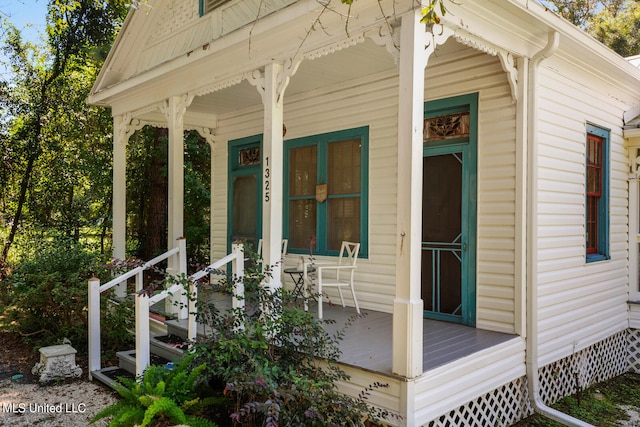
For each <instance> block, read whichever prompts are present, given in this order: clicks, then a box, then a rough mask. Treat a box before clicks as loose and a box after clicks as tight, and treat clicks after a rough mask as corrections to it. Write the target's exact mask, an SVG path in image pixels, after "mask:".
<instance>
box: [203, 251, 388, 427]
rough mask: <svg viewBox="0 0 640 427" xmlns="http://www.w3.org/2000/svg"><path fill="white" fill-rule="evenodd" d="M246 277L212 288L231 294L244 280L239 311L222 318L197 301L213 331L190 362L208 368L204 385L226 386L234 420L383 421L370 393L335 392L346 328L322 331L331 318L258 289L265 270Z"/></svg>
mask: <svg viewBox="0 0 640 427" xmlns="http://www.w3.org/2000/svg"><path fill="white" fill-rule="evenodd" d="M253 258H254V259H255V256H253ZM253 265H257V266H258V267H259V263H255V262H254V263H253ZM245 273H246V275H245V277H244V278H243V279H238V278H233V279H227V280H223V281H222V282H220V283H218V284H217V285H216V290H218V291H227V292H230V291H232V290H233V289H235V288H236V287H237V285H238V284H239V283H240V282H241V280H242V284H243V285H244V287H245V292H246V294H245V295H246V298H245V304H246V306H245V308H244V309H236V310H233V311H231V312H228V313H222V312H220V311H219V310H218V309H217V308H216V307H215V306H214V305H211V304H208V303H204V302H201V303H199V311H198V315H199V320H200V322H203V323H205V324H206V328H205V330H208V331H211V333H210V334H209V336H208V337H207V338H206V339H204V340H200V342H198V343H197V344H196V345H195V355H196V361H197V363H202V364H204V365H206V367H207V368H206V372H207V374H208V376H209V378H208V379H209V382H210V383H211V384H224V394H225V396H227V398H228V402H229V411H228V412H229V416H230V418H231V420H232V421H233V423H234V424H242V425H258V426H269V427H275V426H278V425H281V426H293V425H295V426H364V425H365V422H366V420H367V419H369V420H371V419H373V418H375V417H378V416H385V415H386V414H380V413H374V411H373V410H372V409H371V408H370V407H369V406H367V404H366V402H365V399H366V395H367V394H368V391H370V389H369V390H365V391H363V393H362V394H361V397H360V398H357V399H354V398H351V397H349V396H346V395H344V394H342V393H340V392H339V391H338V390H337V382H338V381H340V380H347V379H348V375H347V374H346V373H345V372H344V371H343V370H342V369H340V367H339V366H338V364H337V361H338V359H339V357H340V354H341V353H340V350H339V348H338V342H339V341H340V340H341V339H342V337H343V334H344V329H343V330H341V331H339V332H337V333H336V334H329V333H327V332H326V331H325V329H324V328H323V323H326V322H329V321H317V320H316V319H315V318H314V316H313V315H312V314H311V313H309V312H306V311H304V310H303V309H301V308H300V307H298V306H296V305H295V304H294V302H293V297H292V296H291V294H290V292H288V291H287V290H284V289H280V290H278V291H276V292H271V291H270V290H268V289H266V287H263V286H261V283H262V282H263V281H264V280H265V278H267V277H268V276H269V275H270V272H269V269H267V271H266V272H262V271H260V268H256V267H253V268H249V269H248V270H246V271H245ZM347 326H348V325H347ZM347 326H345V327H347ZM386 386H387V385H383V384H374V385H373V386H372V387H371V388H379V387H386ZM221 422H222V421H221Z"/></svg>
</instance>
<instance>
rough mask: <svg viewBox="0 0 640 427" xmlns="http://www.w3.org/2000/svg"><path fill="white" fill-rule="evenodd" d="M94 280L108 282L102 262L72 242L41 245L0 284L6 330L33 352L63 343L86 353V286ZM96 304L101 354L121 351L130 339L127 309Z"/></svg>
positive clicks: (122, 305) (57, 241)
mask: <svg viewBox="0 0 640 427" xmlns="http://www.w3.org/2000/svg"><path fill="white" fill-rule="evenodd" d="M94 276H95V277H99V278H100V279H101V281H102V282H103V283H104V282H105V281H107V280H108V279H109V271H108V269H107V268H106V266H105V264H104V262H102V260H101V259H100V257H99V256H97V255H96V254H94V253H93V252H90V251H88V250H87V249H86V248H84V247H83V246H82V245H80V244H78V243H75V242H73V241H71V240H56V241H54V242H46V241H43V242H41V243H40V244H39V247H38V249H37V250H36V251H34V252H33V255H32V256H31V257H29V258H25V259H23V260H21V261H20V262H19V263H18V264H17V265H16V266H15V268H14V270H13V272H12V273H11V275H9V277H7V278H6V279H5V280H3V281H2V282H1V284H0V286H2V287H3V288H4V289H5V292H6V293H7V301H6V304H7V306H6V307H5V313H6V314H7V316H8V318H9V319H10V321H11V328H12V329H13V330H14V331H16V332H18V333H20V334H21V335H22V336H24V337H26V338H28V339H29V341H31V342H32V343H33V344H34V345H35V346H44V345H52V344H59V343H61V342H62V340H63V339H64V338H68V339H69V340H71V342H72V344H73V346H74V347H75V348H76V349H77V350H78V351H79V352H85V351H86V348H87V301H88V281H89V279H90V278H92V277H94ZM101 300H102V301H103V308H102V314H103V319H102V323H103V325H102V326H103V327H102V333H103V337H102V338H103V341H102V345H103V348H104V349H105V350H106V351H107V352H108V351H109V350H113V351H115V350H121V344H123V342H124V341H126V340H129V339H130V333H129V332H128V331H127V328H129V327H130V326H131V323H132V318H131V317H132V316H131V314H130V310H129V308H128V307H127V305H126V304H121V305H118V306H114V307H111V308H110V309H109V310H107V309H106V300H107V298H105V297H104V296H103V298H102V299H101ZM107 356H108V355H107Z"/></svg>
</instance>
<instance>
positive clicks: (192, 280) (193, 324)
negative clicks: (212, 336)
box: [136, 243, 244, 377]
mask: <svg viewBox="0 0 640 427" xmlns="http://www.w3.org/2000/svg"><path fill="white" fill-rule="evenodd" d="M229 262H231V265H232V273H233V275H234V276H235V277H243V276H244V246H243V244H242V243H234V244H233V245H232V247H231V253H230V254H229V255H227V256H225V257H224V258H222V259H220V260H218V261H216V262H214V263H213V264H211V265H209V266H207V267H205V268H204V269H202V270H201V271H199V272H196V273H194V274H193V275H191V276H190V277H189V280H188V285H189V290H188V293H189V296H188V298H187V300H188V317H187V325H188V326H187V339H188V340H189V342H193V341H194V340H195V338H196V335H197V321H196V320H197V319H196V316H197V310H196V300H197V297H198V294H197V292H198V287H197V282H198V280H200V279H202V278H203V277H204V276H206V275H208V274H211V273H212V272H214V271H215V270H218V269H220V268H221V267H223V266H225V265H226V264H228V263H229ZM181 291H184V284H183V283H175V284H173V285H172V286H170V287H168V288H167V289H164V290H162V291H160V292H158V293H157V294H154V295H153V296H149V295H148V294H147V293H145V292H141V293H140V292H139V293H138V296H137V298H136V376H138V377H140V376H142V374H143V372H144V370H145V369H146V368H147V366H149V364H150V363H151V345H150V334H149V307H150V306H151V305H152V304H156V303H158V302H160V301H162V300H163V299H165V298H167V297H168V296H170V295H172V294H173V293H175V292H181ZM243 305H244V285H242V281H239V284H238V285H237V286H235V288H234V294H233V307H234V308H238V307H242V306H243Z"/></svg>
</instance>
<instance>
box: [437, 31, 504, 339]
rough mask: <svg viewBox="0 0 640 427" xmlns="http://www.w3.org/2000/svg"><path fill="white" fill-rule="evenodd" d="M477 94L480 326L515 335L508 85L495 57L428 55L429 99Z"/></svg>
mask: <svg viewBox="0 0 640 427" xmlns="http://www.w3.org/2000/svg"><path fill="white" fill-rule="evenodd" d="M450 43H454V42H450ZM453 90H455V92H453ZM473 92H479V94H480V96H479V101H478V103H479V106H478V107H479V112H478V115H479V123H478V218H477V237H478V240H477V266H476V271H477V278H476V280H477V295H476V298H477V315H476V325H477V327H479V328H484V329H490V330H495V331H500V332H507V333H513V332H515V325H514V324H515V304H516V302H515V288H514V286H515V264H514V263H515V186H516V183H515V174H516V170H515V162H516V152H515V150H516V145H515V126H516V124H515V104H514V103H513V102H512V98H511V91H510V87H509V84H508V82H507V79H506V76H505V73H504V71H503V70H502V67H501V65H500V61H499V59H497V58H496V57H494V56H490V55H486V54H484V53H482V52H479V51H476V50H473V49H470V48H467V49H463V50H462V51H460V52H457V53H455V54H451V55H446V56H444V57H438V56H435V57H433V58H431V59H430V61H429V65H428V66H427V70H426V91H425V93H426V98H427V99H437V98H445V97H449V96H454V95H460V94H464V93H473Z"/></svg>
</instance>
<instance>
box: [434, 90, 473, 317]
mask: <svg viewBox="0 0 640 427" xmlns="http://www.w3.org/2000/svg"><path fill="white" fill-rule="evenodd" d="M456 100H458V99H456ZM446 101H450V100H445V101H439V103H446ZM434 104H436V105H430V104H427V107H432V108H431V110H429V109H427V108H425V111H427V118H426V119H425V144H424V153H423V154H424V157H423V196H422V299H423V301H424V316H425V317H426V318H431V319H438V320H446V321H450V322H456V323H462V324H465V325H470V326H474V325H475V305H476V301H475V295H476V283H475V268H476V267H475V258H476V256H475V241H476V238H475V233H476V226H475V218H476V168H477V167H476V149H475V137H474V133H475V132H471V130H473V128H474V127H471V126H470V120H474V118H473V117H472V116H471V114H470V111H469V110H470V109H469V105H467V104H462V105H454V106H449V108H440V109H438V108H437V107H438V104H437V103H434ZM445 105H446V104H445Z"/></svg>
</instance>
